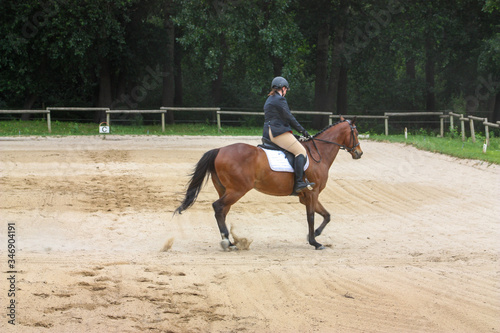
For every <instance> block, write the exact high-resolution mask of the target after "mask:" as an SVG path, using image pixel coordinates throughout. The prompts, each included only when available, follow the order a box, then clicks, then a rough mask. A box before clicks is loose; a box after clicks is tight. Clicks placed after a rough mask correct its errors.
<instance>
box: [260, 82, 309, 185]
mask: <svg viewBox="0 0 500 333" xmlns="http://www.w3.org/2000/svg"><path fill="white" fill-rule="evenodd" d="M289 89H290V88H289V85H288V81H287V80H286V79H285V78H283V77H281V76H277V77H275V78H274V79H273V81H272V83H271V92H270V93H269V94H268V96H269V97H268V98H267V100H266V103H265V104H264V118H265V119H264V131H263V137H264V138H266V139H268V140H271V141H272V142H273V143H274V144H276V145H278V146H280V147H281V148H283V149H285V150H287V151H289V152H291V153H292V154H294V155H295V162H294V169H295V186H294V188H293V191H294V193H300V192H302V191H303V190H305V189H306V188H308V187H309V188H312V186H314V185H315V184H314V183H310V182H309V181H308V180H307V179H305V181H304V165H305V164H306V161H307V152H306V149H305V148H304V146H303V145H302V144H301V143H300V142H299V141H298V140H297V139H296V138H295V136H294V135H293V134H292V127H293V128H294V129H295V130H297V131H298V132H299V133H302V134H303V135H304V136H305V137H309V136H310V135H309V133H307V131H306V130H305V129H304V127H302V126H301V125H300V124H299V122H298V121H297V120H296V119H295V117H294V116H293V115H292V113H291V112H290V108H289V107H288V103H287V101H286V99H285V95H286V93H287V91H288V90H289Z"/></svg>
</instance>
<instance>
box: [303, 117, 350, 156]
mask: <svg viewBox="0 0 500 333" xmlns="http://www.w3.org/2000/svg"><path fill="white" fill-rule="evenodd" d="M344 121H347V123H348V124H349V127H350V128H351V139H352V142H353V146H352V147H351V148H349V147H347V146H346V145H341V144H340V143H337V142H333V141H328V140H323V139H316V138H314V137H311V140H312V143H313V145H314V148H315V149H316V152H317V153H318V156H319V160H316V159H315V158H314V156H313V155H312V153H311V150H310V148H309V147H307V149H308V150H309V153H310V154H311V157H312V159H313V160H314V162H316V163H320V162H321V159H322V157H321V154H320V153H319V150H318V147H317V146H316V142H314V141H315V140H317V141H321V142H325V143H331V144H334V145H336V146H339V147H340V149H343V150H345V151H347V152H348V153H350V152H352V151H353V150H354V149H356V147H357V146H359V140H358V143H356V144H354V142H355V137H354V130H355V129H356V125H352V124H351V121H350V120H347V119H346V120H344Z"/></svg>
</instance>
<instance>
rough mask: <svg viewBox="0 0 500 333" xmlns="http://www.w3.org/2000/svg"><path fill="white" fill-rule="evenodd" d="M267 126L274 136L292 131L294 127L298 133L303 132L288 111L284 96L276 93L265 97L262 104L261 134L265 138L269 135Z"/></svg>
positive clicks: (302, 128)
mask: <svg viewBox="0 0 500 333" xmlns="http://www.w3.org/2000/svg"><path fill="white" fill-rule="evenodd" d="M269 127H271V132H272V133H273V136H274V137H277V136H278V135H281V134H283V133H285V132H290V131H292V128H294V129H295V130H296V131H298V132H299V133H302V132H304V127H302V126H301V125H300V124H299V122H298V121H297V119H295V117H294V116H293V114H292V113H291V112H290V108H289V107H288V103H287V101H286V98H285V97H283V96H281V95H280V94H278V93H276V94H274V95H271V96H269V97H268V98H267V100H266V103H265V104H264V130H263V133H262V136H263V137H264V138H266V139H271V138H270V137H269Z"/></svg>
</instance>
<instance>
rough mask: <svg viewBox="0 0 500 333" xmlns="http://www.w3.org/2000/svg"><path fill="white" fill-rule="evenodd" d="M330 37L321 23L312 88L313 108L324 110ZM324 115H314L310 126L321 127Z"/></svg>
mask: <svg viewBox="0 0 500 333" xmlns="http://www.w3.org/2000/svg"><path fill="white" fill-rule="evenodd" d="M329 39H330V26H329V25H328V23H325V24H323V25H322V26H321V27H320V29H319V31H318V45H317V47H316V79H315V88H314V110H315V111H324V110H326V100H327V98H326V97H327V96H326V94H327V85H326V82H327V73H328V43H329ZM323 118H324V117H322V116H314V117H313V123H312V127H313V128H315V129H321V128H323V127H324V126H323V124H324V120H323Z"/></svg>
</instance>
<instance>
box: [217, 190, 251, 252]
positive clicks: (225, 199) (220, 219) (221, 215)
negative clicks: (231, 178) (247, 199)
mask: <svg viewBox="0 0 500 333" xmlns="http://www.w3.org/2000/svg"><path fill="white" fill-rule="evenodd" d="M245 193H246V192H243V193H241V192H233V191H230V190H226V191H225V193H224V195H223V196H222V197H220V198H219V200H217V201H215V202H214V203H213V204H212V207H213V209H214V212H215V219H216V220H217V225H218V226H219V231H220V234H221V237H222V242H221V246H222V248H224V249H227V247H229V246H234V245H233V244H232V243H231V241H230V240H229V230H228V229H227V226H226V216H227V213H228V212H229V210H230V209H231V206H232V205H234V204H235V203H236V202H237V201H238V200H239V199H240V198H241V197H242V196H243V195H245Z"/></svg>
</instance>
